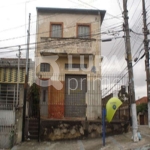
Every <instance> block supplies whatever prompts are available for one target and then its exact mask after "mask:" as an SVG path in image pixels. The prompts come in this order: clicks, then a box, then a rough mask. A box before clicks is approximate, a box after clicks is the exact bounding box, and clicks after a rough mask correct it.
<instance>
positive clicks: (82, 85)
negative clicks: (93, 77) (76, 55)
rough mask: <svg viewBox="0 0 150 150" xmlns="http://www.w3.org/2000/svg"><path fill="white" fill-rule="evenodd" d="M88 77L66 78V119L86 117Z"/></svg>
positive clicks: (68, 76)
mask: <svg viewBox="0 0 150 150" xmlns="http://www.w3.org/2000/svg"><path fill="white" fill-rule="evenodd" d="M86 91H87V76H86V75H66V76H65V117H85V114H86V103H85V98H86V97H85V96H86V95H85V94H86Z"/></svg>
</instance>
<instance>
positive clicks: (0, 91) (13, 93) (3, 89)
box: [0, 84, 17, 110]
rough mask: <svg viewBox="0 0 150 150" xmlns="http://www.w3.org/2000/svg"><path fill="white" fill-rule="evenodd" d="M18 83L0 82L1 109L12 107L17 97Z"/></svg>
mask: <svg viewBox="0 0 150 150" xmlns="http://www.w3.org/2000/svg"><path fill="white" fill-rule="evenodd" d="M16 89H17V87H16V85H7V84H0V109H7V110H8V109H12V107H13V105H14V104H15V101H16V97H17V90H16Z"/></svg>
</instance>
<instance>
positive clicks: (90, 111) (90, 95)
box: [35, 13, 101, 119]
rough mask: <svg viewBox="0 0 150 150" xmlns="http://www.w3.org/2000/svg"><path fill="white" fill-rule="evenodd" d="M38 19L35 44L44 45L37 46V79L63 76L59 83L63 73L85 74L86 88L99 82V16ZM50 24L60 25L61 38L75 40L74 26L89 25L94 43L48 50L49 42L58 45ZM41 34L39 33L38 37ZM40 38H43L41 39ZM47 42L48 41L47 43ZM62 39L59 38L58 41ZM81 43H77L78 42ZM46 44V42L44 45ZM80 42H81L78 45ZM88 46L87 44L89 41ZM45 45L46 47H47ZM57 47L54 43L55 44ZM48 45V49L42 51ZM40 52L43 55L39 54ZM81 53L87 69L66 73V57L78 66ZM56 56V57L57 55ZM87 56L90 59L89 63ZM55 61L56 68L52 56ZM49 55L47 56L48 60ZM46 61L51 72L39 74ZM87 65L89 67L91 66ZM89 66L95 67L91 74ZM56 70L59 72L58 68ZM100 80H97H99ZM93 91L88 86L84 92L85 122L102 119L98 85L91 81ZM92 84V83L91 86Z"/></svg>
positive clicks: (44, 16) (41, 14) (57, 15)
mask: <svg viewBox="0 0 150 150" xmlns="http://www.w3.org/2000/svg"><path fill="white" fill-rule="evenodd" d="M37 16H38V18H37V22H38V23H37V37H36V41H37V42H44V43H43V44H38V45H37V49H36V58H35V64H36V74H37V75H38V76H39V77H40V78H50V76H52V75H53V73H55V74H59V75H64V76H59V80H60V81H64V80H65V78H64V77H65V74H87V75H88V76H87V81H88V85H89V84H90V83H93V82H94V81H91V78H90V77H89V75H90V76H92V77H93V78H92V80H96V79H97V78H99V79H100V77H101V76H100V75H101V67H100V65H101V64H100V63H101V61H100V60H101V58H100V55H101V51H100V46H101V45H100V39H101V36H100V32H101V31H100V26H101V19H100V15H90V14H59V13H56V14H52V13H51V14H50V13H39V14H38V15H37ZM50 22H63V38H72V37H74V38H76V37H77V35H76V32H77V31H76V27H77V23H90V24H91V38H93V39H95V40H93V41H92V40H91V41H92V42H91V43H92V44H90V46H89V47H88V48H87V47H86V46H82V44H81V45H80V44H75V45H69V46H67V47H64V46H59V47H58V48H51V45H52V44H51V40H52V39H53V40H54V41H56V43H57V42H58V41H57V39H54V38H50V37H49V36H50ZM41 33H42V34H41ZM41 37H42V38H41ZM46 40H47V42H46ZM61 40H62V39H61ZM70 41H71V42H74V43H76V39H68V40H67V39H66V40H65V42H66V43H67V42H70ZM79 41H80V40H79ZM45 42H46V43H45ZM81 43H82V42H81ZM88 43H90V41H89V42H88ZM46 44H47V45H46ZM55 45H56V46H57V44H55ZM46 46H47V48H45V47H46ZM41 51H42V52H43V54H44V55H45V56H43V55H41V54H40V52H41ZM81 51H82V55H84V54H85V55H84V56H85V59H84V60H85V61H84V63H85V64H87V67H88V70H79V71H69V70H67V69H65V64H67V63H68V55H70V54H71V55H72V56H73V61H72V63H74V64H80V56H81V55H80V52H81ZM57 54H58V55H57ZM89 54H90V56H92V57H93V60H92V59H91V60H90V61H89ZM54 55H55V57H58V58H57V61H54V62H56V64H55V65H56V67H55V65H54V66H52V59H53V56H54ZM47 56H48V57H47ZM42 62H45V63H49V64H50V65H51V68H50V72H40V63H42ZM90 64H92V65H91V66H90ZM92 66H96V71H97V72H96V73H93V72H91V68H92ZM57 68H58V69H57ZM99 81H100V80H99ZM94 83H95V85H94V86H95V89H94V90H93V87H92V86H90V88H89V90H88V91H87V93H86V104H87V110H86V116H87V118H88V119H97V118H99V117H101V94H100V91H101V83H100V82H94ZM91 85H92V84H91Z"/></svg>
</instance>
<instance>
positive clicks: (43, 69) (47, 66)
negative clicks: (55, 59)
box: [40, 63, 50, 72]
mask: <svg viewBox="0 0 150 150" xmlns="http://www.w3.org/2000/svg"><path fill="white" fill-rule="evenodd" d="M40 71H41V72H49V71H50V64H48V63H41V65H40Z"/></svg>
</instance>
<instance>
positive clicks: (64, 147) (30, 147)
mask: <svg viewBox="0 0 150 150" xmlns="http://www.w3.org/2000/svg"><path fill="white" fill-rule="evenodd" d="M139 130H140V133H141V135H142V140H141V141H139V142H138V143H134V142H133V141H132V140H131V137H132V133H131V132H129V133H126V134H122V135H115V136H109V137H107V138H106V146H105V147H103V146H102V138H97V139H86V140H66V141H56V142H41V143H38V142H36V141H29V142H24V143H21V144H19V145H17V146H14V147H13V148H12V150H150V129H149V128H148V126H139Z"/></svg>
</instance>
